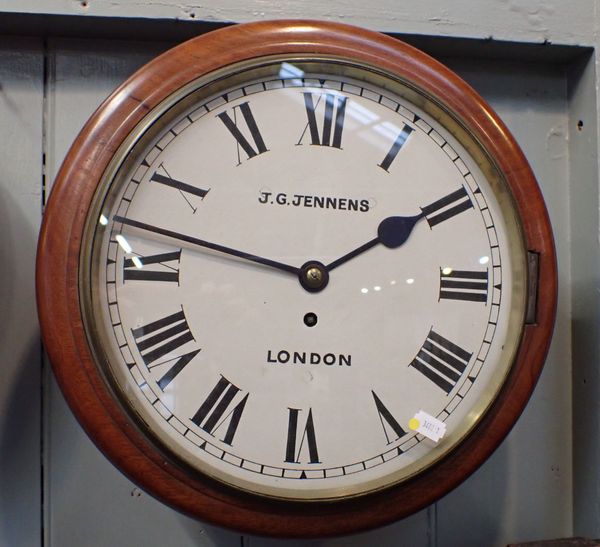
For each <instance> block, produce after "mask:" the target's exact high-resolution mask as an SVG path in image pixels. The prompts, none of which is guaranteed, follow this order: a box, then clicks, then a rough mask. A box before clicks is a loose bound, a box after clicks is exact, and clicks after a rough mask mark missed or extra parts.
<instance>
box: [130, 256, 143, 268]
mask: <svg viewBox="0 0 600 547" xmlns="http://www.w3.org/2000/svg"><path fill="white" fill-rule="evenodd" d="M131 262H133V263H134V264H135V267H136V268H143V267H144V264H142V261H141V260H140V257H139V256H133V257H131Z"/></svg>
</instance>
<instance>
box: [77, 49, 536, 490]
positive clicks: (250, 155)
mask: <svg viewBox="0 0 600 547" xmlns="http://www.w3.org/2000/svg"><path fill="white" fill-rule="evenodd" d="M120 158H121V161H120V162H116V163H115V164H114V165H113V166H112V170H111V172H110V173H108V174H107V176H106V177H105V182H104V184H103V186H102V187H101V189H100V191H99V194H98V199H97V213H98V214H97V216H96V217H94V221H93V222H94V224H93V226H91V228H90V230H92V231H93V233H94V237H93V241H94V242H93V249H92V250H90V255H91V257H92V261H91V262H92V266H91V270H90V272H89V279H90V281H89V286H88V288H87V290H86V291H85V292H84V294H83V297H84V308H85V309H86V313H87V315H86V321H87V322H88V324H89V325H90V329H89V330H90V332H92V333H94V334H93V335H92V336H91V338H92V340H91V341H92V343H93V345H94V346H95V347H96V351H97V353H98V354H99V355H100V360H101V361H103V362H104V363H105V365H106V366H105V370H106V374H107V376H108V377H109V378H110V381H111V382H112V384H113V386H114V388H115V389H116V391H117V392H118V393H119V394H120V397H121V399H122V400H124V401H127V404H128V406H130V407H131V408H132V409H133V411H134V413H135V415H136V416H135V419H137V420H138V422H139V423H140V424H142V425H141V426H142V427H144V428H145V429H147V430H148V431H149V432H150V433H151V435H152V437H153V438H154V439H155V441H156V442H157V444H159V445H160V446H161V447H162V448H163V450H164V451H165V453H166V454H167V455H170V456H172V457H174V458H176V459H178V460H182V461H183V462H185V463H186V464H187V465H188V466H191V467H193V468H196V469H198V470H200V471H202V472H203V473H206V474H208V475H210V476H212V477H214V478H216V479H218V480H220V481H223V482H225V483H228V484H230V485H232V486H235V487H238V488H242V489H246V490H249V491H252V492H256V493H259V494H264V495H268V496H276V497H282V498H290V499H296V498H297V499H308V498H310V499H315V498H318V499H323V498H337V497H341V496H348V495H359V494H364V493H367V492H370V491H373V490H375V489H378V488H380V487H383V486H384V485H389V484H391V483H396V482H399V481H402V480H405V479H407V478H408V477H410V476H412V475H413V474H415V473H417V472H419V471H421V470H422V469H423V468H425V467H427V466H429V465H431V464H432V463H434V462H435V461H437V460H438V459H439V458H440V457H442V456H443V455H444V454H447V453H448V451H449V450H451V449H452V448H453V447H454V446H456V444H457V443H458V442H460V441H461V439H463V438H464V436H465V435H467V434H468V432H469V431H470V429H471V428H472V427H473V426H474V425H475V424H476V423H477V420H478V419H479V417H480V416H481V414H482V413H483V412H484V411H485V409H486V408H487V407H488V406H489V405H490V404H491V402H492V401H493V399H494V396H495V394H496V393H497V391H498V389H499V387H500V385H501V383H502V381H503V379H504V377H505V376H506V374H507V371H508V369H509V367H510V364H511V362H512V359H513V356H514V353H515V351H516V347H517V344H518V338H519V337H518V331H519V329H520V326H521V325H522V321H523V315H524V307H525V303H524V302H525V281H524V280H525V273H524V270H525V268H524V263H525V259H524V251H523V248H522V242H521V237H520V233H519V228H518V224H517V222H516V221H514V219H515V213H514V211H513V209H512V202H511V200H510V197H509V196H508V194H507V193H506V191H505V190H503V189H502V188H503V187H502V185H501V183H500V180H499V175H498V174H497V173H496V171H495V169H494V166H493V165H492V164H491V162H490V161H489V160H488V159H487V157H486V155H485V154H484V153H483V152H482V151H481V150H479V149H478V146H477V143H475V142H473V141H471V140H468V139H467V138H466V137H465V132H464V131H463V130H462V129H461V126H460V123H459V122H457V121H454V120H453V119H452V118H450V117H449V116H448V115H446V114H445V113H443V111H441V110H440V109H439V108H438V107H437V106H436V105H435V104H434V103H433V102H431V101H429V99H428V98H427V97H424V96H420V95H419V94H418V93H416V92H415V91H412V90H411V89H410V88H409V87H406V86H405V85H403V84H401V83H399V82H396V81H393V80H391V79H386V78H385V77H384V76H382V75H381V74H375V73H370V72H368V71H366V70H364V71H361V70H359V69H357V68H354V67H352V66H351V65H350V64H349V63H341V62H339V61H335V62H334V61H327V60H323V61H322V62H318V63H315V62H313V63H303V62H302V61H299V60H298V61H294V60H292V59H289V60H286V61H285V62H284V63H282V62H280V61H277V62H271V63H268V64H264V65H262V66H260V67H250V68H240V69H239V70H237V71H232V73H231V74H230V75H228V76H226V77H225V76H224V77H222V78H220V79H218V80H217V82H216V83H211V84H210V85H204V83H203V82H198V83H196V84H194V85H193V86H190V87H189V89H186V90H185V91H184V92H182V93H181V94H180V95H179V96H178V97H177V100H172V101H171V102H169V103H168V104H165V105H162V106H161V107H160V108H159V109H158V110H157V111H156V112H152V113H150V114H149V117H148V118H147V120H145V122H144V123H143V124H142V125H141V126H140V129H139V131H138V132H137V134H136V138H135V139H131V140H130V142H128V143H127V146H126V147H125V148H124V150H123V151H122V153H121V155H120ZM100 347H102V348H103V349H102V350H100ZM421 411H423V412H424V413H425V415H426V416H430V417H432V418H435V419H436V420H438V421H439V422H443V423H444V424H445V428H446V429H445V433H444V435H443V436H442V438H441V439H439V440H437V441H435V440H433V439H432V438H428V436H427V435H423V434H421V433H419V432H418V431H417V430H416V429H415V428H416V427H417V425H418V423H417V421H415V416H416V415H417V414H418V413H419V412H421ZM421 416H423V414H421ZM421 421H422V420H421ZM439 422H435V423H439ZM420 431H423V430H422V429H421V430H420ZM425 432H426V431H425Z"/></svg>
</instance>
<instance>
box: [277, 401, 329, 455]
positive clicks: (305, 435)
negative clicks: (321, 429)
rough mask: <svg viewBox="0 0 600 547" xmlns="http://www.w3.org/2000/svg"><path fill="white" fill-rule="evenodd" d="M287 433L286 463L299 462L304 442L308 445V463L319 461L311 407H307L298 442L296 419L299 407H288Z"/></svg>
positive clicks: (299, 410)
mask: <svg viewBox="0 0 600 547" xmlns="http://www.w3.org/2000/svg"><path fill="white" fill-rule="evenodd" d="M288 410H289V417H288V433H287V443H286V449H285V461H286V462H288V463H300V453H301V452H302V447H303V446H304V443H305V442H306V444H307V445H308V457H309V462H310V463H321V462H319V452H318V450H317V436H316V434H315V424H314V421H313V415H312V408H309V409H308V417H307V418H306V424H305V426H304V430H303V431H302V436H301V438H300V442H298V419H299V415H300V412H301V409H299V408H288Z"/></svg>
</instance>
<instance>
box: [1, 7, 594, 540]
mask: <svg viewBox="0 0 600 547" xmlns="http://www.w3.org/2000/svg"><path fill="white" fill-rule="evenodd" d="M596 10H597V7H596V4H595V3H594V2H592V1H587V0H576V1H573V2H558V1H549V0H546V1H545V2H542V1H537V0H497V1H492V0H486V1H481V0H470V1H466V0H463V1H460V2H458V1H457V2H452V3H448V2H443V1H441V0H435V1H434V0H431V1H429V2H408V1H406V0H402V1H400V0H395V1H394V0H378V1H376V2H372V3H370V5H368V6H367V5H366V4H365V5H363V3H359V2H350V1H345V2H344V1H341V0H336V1H331V2H327V3H323V2H317V1H314V0H309V1H304V2H300V1H299V0H294V1H292V0H290V1H288V2H285V3H284V2H276V1H272V0H260V1H259V0H255V1H249V0H238V1H235V2H234V1H233V0H227V1H224V2H221V3H214V5H213V7H207V8H200V7H198V6H197V5H193V4H192V3H190V2H177V3H176V2H173V1H165V0H163V1H162V2H157V1H156V2H155V1H147V2H145V3H143V4H142V3H139V2H135V1H133V0H121V1H111V2H109V1H102V0H87V1H85V0H83V1H70V0H63V1H59V0H22V1H21V2H19V3H16V2H8V1H2V0H0V128H2V133H1V135H2V137H1V138H0V259H1V260H2V268H0V318H2V328H0V370H1V372H2V381H1V382H0V464H1V465H0V547H4V546H7V547H12V546H21V545H23V546H37V545H45V546H52V547H63V546H65V547H70V546H82V545H83V546H90V547H95V546H111V547H112V546H114V547H120V546H137V545H144V546H148V547H150V546H154V545H157V546H158V545H161V546H164V545H167V546H170V545H172V546H182V547H186V546H196V545H199V546H208V545H215V546H229V545H240V544H242V545H246V546H247V547H248V546H251V547H258V546H266V547H287V546H289V547H292V546H298V545H307V546H309V547H311V546H317V545H326V546H341V545H344V546H350V547H352V546H359V545H384V546H385V545H390V546H392V545H394V546H398V545H400V546H403V545H406V546H410V547H412V546H415V547H420V546H423V547H425V546H427V547H446V546H448V547H449V546H455V545H456V546H473V547H482V546H488V545H489V546H494V545H506V544H507V543H513V542H517V541H526V540H534V539H546V538H554V537H562V536H569V535H573V534H580V535H588V536H596V537H600V508H599V505H600V473H598V471H597V468H600V466H599V464H600V420H599V418H598V416H599V413H598V405H599V401H600V397H599V396H598V395H599V392H600V375H599V374H598V372H597V369H598V362H599V355H598V333H599V332H600V330H599V323H600V321H599V319H600V318H599V317H598V315H599V311H598V310H600V305H599V304H600V302H598V299H599V294H600V292H599V291H598V288H599V287H598V284H599V283H598V279H599V277H600V276H599V272H600V264H599V260H598V258H599V249H598V246H599V244H598V240H599V237H598V236H599V230H598V205H599V203H598V176H597V172H598V154H597V128H598V123H599V117H598V116H599V115H598V109H597V93H598V91H597V89H598V85H597V83H598V79H597V75H596V73H597V71H596V55H595V52H594V49H593V48H595V47H596V42H597V34H598V32H597V30H598V26H599V24H600V16H598V15H597V13H596ZM92 16H96V17H97V18H94V19H92V18H91V17H92ZM117 16H118V17H119V18H120V19H115V17H117ZM298 16H308V17H314V18H325V19H334V20H339V21H345V22H349V23H354V24H358V25H362V26H366V27H370V28H374V29H377V30H383V31H390V32H397V33H402V34H403V35H404V37H405V38H406V39H408V40H410V41H413V42H414V43H417V44H419V45H421V46H423V47H425V48H426V49H428V50H429V51H430V52H431V53H433V54H434V55H435V56H437V57H438V58H440V59H441V60H442V61H444V62H446V63H447V64H448V65H449V66H450V67H451V68H453V69H454V70H456V71H457V72H458V73H459V74H461V75H462V76H463V77H464V78H465V79H466V80H467V81H469V82H470V83H471V84H472V85H473V86H474V87H475V88H476V89H477V90H478V91H479V92H480V93H481V94H482V95H483V96H484V97H485V98H487V99H488V100H489V101H490V102H491V104H492V106H493V107H494V108H495V109H496V110H497V111H498V112H499V114H500V115H501V117H502V118H503V119H504V120H505V121H506V123H507V124H508V126H509V128H510V129H511V131H512V132H513V133H514V134H515V136H516V138H517V140H518V141H519V142H520V144H521V146H522V148H523V149H524V151H525V154H526V155H527V157H528V159H529V161H530V163H531V165H532V167H533V169H534V172H535V174H536V176H537V177H538V180H539V182H540V185H541V187H542V191H543V193H544V196H545V199H546V201H547V206H548V209H549V211H550V215H551V220H552V223H553V227H554V232H555V238H556V246H557V251H558V258H559V282H560V294H559V309H558V318H557V324H556V330H555V335H554V341H553V344H552V348H551V351H550V355H549V358H548V361H547V365H546V367H545V370H544V372H543V374H542V377H541V380H540V382H539V384H538V386H537V388H536V391H535V393H534V395H533V398H532V400H531V402H530V404H529V405H528V407H527V409H526V411H525V413H524V414H523V416H522V417H521V419H520V420H519V422H518V423H517V425H516V427H515V428H514V430H513V431H512V432H511V434H510V435H509V437H508V438H507V439H506V441H505V442H504V443H503V444H502V445H501V447H500V448H499V449H498V451H497V452H496V453H495V454H494V455H493V456H492V458H491V459H490V460H489V461H488V462H487V463H486V464H484V466H483V467H482V468H481V469H480V470H479V471H478V472H476V473H475V474H474V475H473V476H472V477H471V478H470V479H468V480H467V481H466V482H465V483H464V484H463V485H462V486H460V487H459V488H457V489H456V490H455V491H454V492H452V493H451V494H449V495H448V496H446V497H445V498H444V499H442V500H441V501H439V502H438V503H437V504H435V505H433V506H431V507H429V508H427V509H425V510H424V511H422V512H421V513H418V514H416V515H414V516H412V517H410V518H408V519H405V520H404V521H401V522H398V523H396V524H394V525H391V526H389V527H386V528H383V529H380V530H375V531H372V532H369V533H366V534H362V535H360V536H355V537H352V538H341V539H337V540H327V541H310V542H308V541H304V542H300V541H283V540H266V539H262V538H253V537H243V538H242V537H240V536H239V535H237V534H235V533H233V532H228V531H223V530H218V529H215V528H212V527H209V526H206V525H204V524H203V523H199V522H195V521H192V520H190V519H188V518H186V517H183V516H181V515H179V514H177V513H176V512H174V511H172V510H170V509H168V508H166V507H164V506H163V505H162V504H160V503H159V502H157V501H155V500H154V499H152V498H150V497H149V496H148V495H146V494H145V493H144V492H142V491H140V490H139V489H137V488H136V487H135V486H134V485H133V484H131V483H130V482H129V481H128V480H127V479H125V478H124V477H123V476H122V475H121V474H120V473H119V472H118V471H117V470H115V469H114V468H113V467H112V465H111V464H110V463H109V462H107V461H106V459H105V458H104V457H103V456H102V455H101V454H100V453H99V452H98V451H97V450H96V448H95V447H94V446H93V445H92V444H91V442H90V441H89V440H88V439H87V437H86V436H85V434H84V433H83V432H82V431H81V429H80V427H79V426H78V424H77V423H76V422H75V420H74V418H73V417H72V415H71V413H70V411H69V409H68V408H67V407H66V405H65V403H64V400H63V398H62V396H61V394H60V391H59V390H58V388H57V387H56V385H55V383H54V380H53V377H52V372H51V370H50V368H49V366H48V364H47V363H46V362H45V361H44V359H43V354H42V351H41V348H40V342H39V335H38V326H37V319H36V312H35V299H34V296H35V295H34V283H33V272H34V260H35V245H36V239H37V232H38V229H39V225H40V222H41V216H42V207H43V200H44V192H43V187H44V181H45V183H46V192H47V191H49V189H50V187H51V183H52V180H53V178H54V176H55V174H56V171H57V169H58V167H59V165H60V162H61V161H62V158H63V157H64V155H65V153H66V151H67V149H68V147H69V146H70V143H71V142H72V141H73V139H74V138H75V135H76V134H77V131H78V130H79V129H80V128H81V126H82V125H83V123H84V122H85V120H86V119H87V117H88V116H89V115H90V114H91V112H92V111H93V110H94V108H95V107H96V106H97V105H98V104H99V103H100V101H102V99H103V98H104V97H106V95H107V94H108V93H109V92H110V91H111V90H112V89H113V88H114V87H115V86H116V85H118V84H119V83H120V82H122V81H123V80H124V79H125V78H126V77H127V76H128V75H129V74H130V73H131V72H132V71H133V70H135V69H136V68H137V67H139V66H140V65H141V64H143V63H144V62H146V61H147V60H149V59H151V58H152V57H153V56H155V55H156V54H157V53H159V52H160V51H162V50H163V49H165V48H166V47H168V46H169V45H170V44H171V43H174V42H176V41H179V40H181V39H183V37H185V36H189V35H191V34H194V33H196V32H200V31H203V30H205V27H206V24H205V23H206V22H209V23H210V22H212V23H215V22H217V23H218V22H225V21H244V20H254V19H262V18H273V17H298ZM129 18H136V20H135V21H131V20H129ZM175 19H182V20H183V21H180V22H176V21H175ZM61 36H62V37H61ZM65 36H66V37H65ZM490 37H492V38H493V39H491V40H487V41H485V42H481V41H479V40H477V39H479V38H490ZM465 39H467V40H465ZM545 42H546V44H545V45H541V44H544V43H545ZM547 42H552V45H550V44H548V43H547ZM582 45H583V46H587V48H588V49H585V50H584V49H583V48H581V47H579V46H582ZM580 120H581V121H582V122H583V123H582V124H580V127H579V128H578V122H579V121H580Z"/></svg>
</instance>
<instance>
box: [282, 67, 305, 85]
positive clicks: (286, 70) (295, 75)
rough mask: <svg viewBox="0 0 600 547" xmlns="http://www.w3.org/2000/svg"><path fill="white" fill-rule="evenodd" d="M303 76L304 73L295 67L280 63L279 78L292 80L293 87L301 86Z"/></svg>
mask: <svg viewBox="0 0 600 547" xmlns="http://www.w3.org/2000/svg"><path fill="white" fill-rule="evenodd" d="M303 76H304V71H303V70H300V69H299V68H298V67H297V66H295V65H293V64H291V63H281V67H280V68H279V77H280V78H281V79H282V80H284V79H286V80H287V79H290V80H292V83H293V84H294V85H302V80H301V78H302V77H303Z"/></svg>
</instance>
